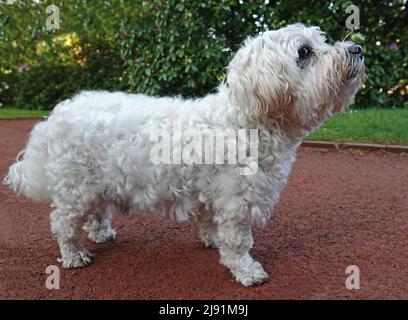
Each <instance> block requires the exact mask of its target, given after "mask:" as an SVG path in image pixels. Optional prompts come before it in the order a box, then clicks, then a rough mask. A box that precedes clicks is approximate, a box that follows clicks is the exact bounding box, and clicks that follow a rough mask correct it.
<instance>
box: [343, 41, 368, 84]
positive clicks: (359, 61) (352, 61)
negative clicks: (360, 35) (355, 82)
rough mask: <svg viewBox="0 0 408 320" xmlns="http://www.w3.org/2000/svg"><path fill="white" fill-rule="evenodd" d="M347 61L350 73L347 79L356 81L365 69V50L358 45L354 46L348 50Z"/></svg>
mask: <svg viewBox="0 0 408 320" xmlns="http://www.w3.org/2000/svg"><path fill="white" fill-rule="evenodd" d="M347 52H348V55H347V59H348V65H349V72H348V76H347V79H354V78H356V77H357V76H358V74H359V73H360V72H361V70H362V69H364V56H363V48H362V47H361V46H360V45H358V44H353V45H351V46H350V47H348V48H347Z"/></svg>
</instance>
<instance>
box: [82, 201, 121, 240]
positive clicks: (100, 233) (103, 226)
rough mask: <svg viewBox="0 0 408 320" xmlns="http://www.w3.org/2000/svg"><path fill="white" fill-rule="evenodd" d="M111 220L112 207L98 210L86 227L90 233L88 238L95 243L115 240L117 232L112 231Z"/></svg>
mask: <svg viewBox="0 0 408 320" xmlns="http://www.w3.org/2000/svg"><path fill="white" fill-rule="evenodd" d="M111 220H112V208H111V207H110V206H106V207H102V208H97V209H96V210H95V211H94V212H93V213H92V214H91V216H90V219H89V221H88V223H87V224H86V226H85V229H86V230H88V232H89V233H88V238H89V239H90V240H92V241H93V242H95V243H103V242H107V241H112V240H115V237H116V231H115V230H114V229H112V226H111Z"/></svg>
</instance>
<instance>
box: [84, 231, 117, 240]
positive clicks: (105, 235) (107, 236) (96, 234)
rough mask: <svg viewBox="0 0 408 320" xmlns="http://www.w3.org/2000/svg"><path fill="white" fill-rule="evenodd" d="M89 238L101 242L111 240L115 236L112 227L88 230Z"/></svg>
mask: <svg viewBox="0 0 408 320" xmlns="http://www.w3.org/2000/svg"><path fill="white" fill-rule="evenodd" d="M88 238H89V240H91V241H93V242H95V243H103V242H108V241H113V240H115V238H116V231H115V230H114V229H111V228H109V229H102V230H98V231H90V232H89V234H88Z"/></svg>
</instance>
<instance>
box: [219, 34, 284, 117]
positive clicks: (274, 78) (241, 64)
mask: <svg viewBox="0 0 408 320" xmlns="http://www.w3.org/2000/svg"><path fill="white" fill-rule="evenodd" d="M280 61H281V60H280V59H279V58H278V57H277V53H276V52H274V50H273V48H270V47H269V46H268V43H266V42H265V40H264V39H259V38H255V39H248V40H247V41H246V42H245V44H244V46H243V47H242V48H241V49H239V50H238V52H237V53H236V55H235V56H234V58H233V59H232V61H231V62H230V64H229V65H228V68H227V69H228V70H227V86H228V88H229V100H230V102H231V103H232V104H233V105H236V106H238V107H240V108H241V109H242V111H243V112H244V113H245V114H246V115H247V116H251V117H263V116H271V115H277V114H280V113H281V112H282V110H283V109H284V107H285V105H287V104H288V103H289V102H290V101H288V99H290V94H288V90H289V85H288V82H287V80H286V79H285V78H284V77H283V74H284V73H283V72H282V71H283V68H284V67H285V66H284V65H283V64H282V63H281V62H280Z"/></svg>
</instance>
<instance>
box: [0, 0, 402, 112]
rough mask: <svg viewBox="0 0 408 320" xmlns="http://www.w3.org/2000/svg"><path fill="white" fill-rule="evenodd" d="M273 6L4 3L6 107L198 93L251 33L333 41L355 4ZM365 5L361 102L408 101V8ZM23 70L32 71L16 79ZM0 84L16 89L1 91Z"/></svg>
mask: <svg viewBox="0 0 408 320" xmlns="http://www.w3.org/2000/svg"><path fill="white" fill-rule="evenodd" d="M270 2H271V3H268V4H265V3H263V2H261V1H252V0H251V1H241V0H221V1H220V0H217V1H215V0H207V1H185V0H154V1H125V0H116V1H109V0H107V1H104V2H103V5H101V2H99V1H91V0H80V1H71V2H70V1H43V2H41V3H40V4H35V3H33V2H32V1H28V0H27V1H16V2H15V3H13V4H4V2H1V3H0V61H1V62H2V65H1V66H0V103H3V104H13V105H17V106H19V107H27V106H31V107H36V108H37V107H38V108H40V107H43V108H51V107H52V106H53V105H54V104H55V103H56V102H57V101H59V100H61V99H64V98H65V97H67V96H69V95H71V93H72V92H75V91H77V90H80V89H91V88H96V89H108V90H127V91H132V92H143V93H149V94H154V95H162V94H171V95H173V94H180V95H183V96H201V95H204V94H206V93H208V92H209V91H211V90H212V89H214V88H215V87H216V86H217V84H218V83H219V82H220V81H221V80H222V79H223V78H224V76H225V75H224V73H223V71H224V68H225V66H226V65H227V63H228V61H229V60H230V58H231V54H232V52H233V51H236V50H237V48H238V46H239V44H240V43H241V42H242V41H243V39H244V38H245V37H246V36H248V35H256V34H257V33H259V32H262V31H264V30H266V29H275V28H279V27H281V26H284V25H287V24H289V23H294V22H299V21H300V22H303V23H305V24H307V25H319V26H321V28H322V29H323V30H324V31H326V32H327V33H328V38H329V40H330V41H333V40H338V39H343V38H344V37H345V36H346V35H347V33H348V30H347V29H345V21H346V18H347V13H346V12H345V8H346V7H347V6H348V5H349V4H351V1H347V0H342V1H337V2H336V3H334V2H332V3H327V2H325V1H314V2H310V1H306V0H293V1H278V2H273V1H270ZM272 2H273V3H272ZM51 3H53V4H56V5H57V6H58V7H59V8H60V14H61V20H62V23H61V29H60V30H54V31H49V30H46V28H45V20H46V19H47V14H45V8H46V7H47V5H49V4H51ZM300 8H301V10H300ZM359 8H360V16H361V29H360V30H358V31H359V33H358V34H357V33H354V34H352V35H351V36H350V38H351V39H352V40H360V41H363V43H362V44H363V46H364V52H365V61H366V66H367V78H366V83H365V88H364V89H363V90H362V91H361V92H360V93H359V95H358V97H357V101H356V102H357V105H358V106H359V107H371V106H382V107H392V106H403V105H407V99H406V97H407V94H408V87H407V86H408V81H407V78H408V76H407V70H408V68H407V67H408V58H407V57H408V54H407V37H408V36H407V33H406V32H405V28H406V25H405V21H406V19H407V18H408V17H407V10H408V9H407V6H406V4H403V2H402V1H394V2H392V1H378V2H377V1H371V0H368V1H365V2H364V3H362V4H360V5H359ZM24 65H28V66H29V68H30V70H29V71H28V72H23V73H19V72H18V70H19V68H20V69H21V68H22V66H24ZM51 76H52V77H51ZM50 79H52V80H50ZM2 81H3V82H4V83H6V87H7V86H10V88H9V89H4V88H3V89H2ZM3 87H4V85H3ZM22 91H24V92H22Z"/></svg>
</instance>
